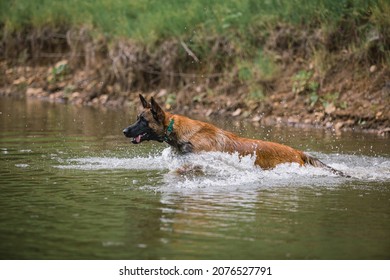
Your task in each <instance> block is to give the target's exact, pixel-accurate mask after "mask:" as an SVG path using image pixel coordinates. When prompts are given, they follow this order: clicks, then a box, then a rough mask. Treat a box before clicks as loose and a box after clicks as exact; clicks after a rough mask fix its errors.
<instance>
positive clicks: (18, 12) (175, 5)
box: [0, 0, 389, 43]
mask: <svg viewBox="0 0 390 280" xmlns="http://www.w3.org/2000/svg"><path fill="white" fill-rule="evenodd" d="M9 2H10V1H5V0H2V1H1V2H0V11H1V12H0V22H2V23H3V25H4V30H6V31H15V30H20V29H22V28H25V27H36V28H40V27H45V26H80V25H84V26H89V27H91V28H93V29H97V30H99V32H103V33H104V34H106V35H108V36H113V37H130V38H134V39H136V40H138V41H142V42H144V43H154V42H156V41H158V40H161V39H164V38H167V37H186V38H187V37H191V36H194V34H196V33H197V32H207V33H208V34H222V35H225V36H229V35H230V34H232V33H231V32H232V31H235V32H236V33H239V34H241V36H242V37H250V36H251V34H248V31H251V30H257V29H264V28H265V27H266V26H267V25H273V24H275V23H277V22H281V21H283V22H287V23H291V24H304V25H310V24H324V25H329V24H330V23H332V24H337V22H339V21H340V20H341V19H343V18H345V16H348V17H351V18H352V19H353V20H355V19H356V18H361V16H362V15H363V14H365V13H367V12H368V13H374V14H375V15H376V18H375V20H373V24H377V25H382V24H383V23H384V24H385V25H386V28H388V24H389V22H388V21H389V19H388V16H385V15H384V12H386V11H387V10H388V9H389V5H388V4H386V1H385V0H382V1H381V0H312V1H305V0H274V1H256V0H230V1H226V0H216V1H208V0H165V1H159V0H143V1H141V0H138V1H137V0H135V1H134V0H133V1H129V0H95V1H94V0H84V1H79V0H68V1H62V0H13V1H12V2H10V3H9Z"/></svg>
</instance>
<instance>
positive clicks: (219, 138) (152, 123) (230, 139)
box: [123, 95, 346, 176]
mask: <svg viewBox="0 0 390 280" xmlns="http://www.w3.org/2000/svg"><path fill="white" fill-rule="evenodd" d="M139 98H140V100H141V103H142V106H143V110H142V112H141V113H140V114H139V115H138V116H137V121H136V122H135V123H134V124H132V125H130V126H129V127H127V128H125V129H124V130H123V134H124V135H125V136H126V137H129V138H132V143H134V144H139V143H141V142H143V141H146V140H148V141H150V140H153V141H158V142H166V143H168V144H169V145H170V146H172V147H173V148H174V149H175V150H176V151H177V152H179V153H182V154H185V153H198V152H209V151H214V152H226V153H235V152H237V153H238V154H239V155H240V156H247V155H253V156H255V157H256V159H255V164H256V165H258V166H260V167H261V168H262V169H271V168H274V167H275V166H276V165H278V164H281V163H298V164H299V165H301V166H303V165H312V166H315V167H321V168H325V169H328V170H330V171H331V172H333V173H335V174H337V175H340V176H346V175H344V174H343V173H342V172H341V171H338V170H335V169H333V168H332V167H330V166H328V165H326V164H324V163H323V162H321V161H320V160H318V159H317V158H315V157H312V156H310V155H308V154H307V153H304V152H302V151H299V150H296V149H294V148H291V147H289V146H286V145H282V144H278V143H274V142H268V141H262V140H255V139H248V138H243V137H239V136H237V135H235V134H234V133H232V132H229V131H225V130H223V129H220V128H218V127H216V126H214V125H212V124H209V123H206V122H201V121H197V120H193V119H190V118H187V117H185V116H181V115H176V114H171V113H169V112H166V111H164V110H163V109H162V108H161V107H160V106H159V105H158V104H157V102H156V101H155V100H154V99H153V98H151V101H150V103H149V102H148V101H147V100H146V99H145V98H144V97H143V96H142V95H139Z"/></svg>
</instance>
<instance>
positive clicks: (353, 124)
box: [0, 30, 390, 136]
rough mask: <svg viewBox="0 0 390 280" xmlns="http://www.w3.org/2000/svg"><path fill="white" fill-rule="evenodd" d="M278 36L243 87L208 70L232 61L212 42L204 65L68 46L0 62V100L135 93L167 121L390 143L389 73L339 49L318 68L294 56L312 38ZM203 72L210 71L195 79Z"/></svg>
mask: <svg viewBox="0 0 390 280" xmlns="http://www.w3.org/2000/svg"><path fill="white" fill-rule="evenodd" d="M73 32H74V31H73ZM80 32H81V31H80ZM80 32H79V33H80ZM278 32H279V33H276V34H275V35H274V36H273V37H272V36H271V39H272V38H273V40H268V42H267V43H266V45H265V50H266V52H267V53H268V54H272V57H273V58H274V61H275V63H276V64H277V65H278V67H279V71H278V73H277V75H276V77H273V78H271V79H261V78H257V79H256V80H255V81H250V82H248V81H243V80H242V79H240V78H239V73H238V72H239V70H238V69H237V68H236V67H235V66H234V65H232V64H231V61H230V62H229V61H227V62H226V61H225V62H221V61H218V62H216V61H215V60H211V59H210V57H213V56H214V55H215V53H223V54H226V55H229V57H230V56H231V55H234V54H235V50H234V49H231V48H230V47H229V44H228V43H226V42H225V41H224V40H222V39H220V38H213V39H210V43H209V44H210V46H211V47H210V49H211V54H210V57H204V58H199V61H198V62H197V61H196V60H197V59H198V58H197V57H196V56H195V55H194V54H193V53H192V54H191V55H189V54H188V53H187V54H186V53H185V50H184V51H183V46H184V45H183V44H180V42H179V43H178V42H173V41H167V42H163V43H161V46H160V48H158V49H157V50H155V51H154V52H152V51H150V50H147V49H145V48H142V47H140V46H138V45H136V44H133V43H131V42H130V43H129V42H120V43H118V44H117V45H116V46H114V47H111V49H108V43H106V42H104V41H103V42H102V41H101V40H99V41H96V40H92V39H86V40H88V41H87V42H82V43H83V44H82V45H83V46H84V47H83V48H82V49H80V48H81V47H80V45H78V46H74V45H72V40H71V39H69V38H67V40H66V42H60V43H58V44H59V45H61V47H60V48H55V47H54V50H57V51H58V49H60V53H57V54H56V56H55V57H49V58H47V57H45V59H41V60H39V58H40V57H42V53H44V51H42V49H41V50H40V53H39V55H35V56H34V54H29V55H27V58H25V59H24V60H23V61H20V60H21V59H20V57H21V52H19V53H18V54H17V55H8V56H5V55H3V58H2V59H1V60H0V71H1V73H4V74H3V75H1V77H0V95H5V96H16V95H18V96H26V97H27V98H41V99H47V100H51V101H53V102H67V103H71V104H74V105H75V106H109V107H122V106H129V105H134V104H138V103H139V101H138V94H139V93H142V94H144V95H146V96H153V97H155V98H156V99H157V100H158V101H159V102H160V103H161V104H165V107H166V109H167V110H171V111H173V112H174V113H180V114H191V115H195V114H201V115H203V116H206V117H209V116H214V117H223V118H226V117H228V118H232V119H245V120H250V121H252V122H253V123H254V124H258V125H289V126H314V127H321V128H324V129H332V130H334V131H336V132H338V131H342V130H359V131H366V132H374V133H378V134H379V135H383V136H389V135H390V66H389V65H387V64H386V63H382V62H380V61H379V60H378V61H375V60H374V61H372V60H371V61H364V60H362V59H356V57H354V55H353V54H351V53H350V52H349V51H348V50H346V49H340V50H338V51H336V52H334V53H332V54H330V55H328V58H327V59H326V60H323V61H322V62H321V63H322V64H321V63H320V62H318V54H317V56H316V55H315V54H313V53H310V52H309V51H307V50H306V49H304V48H303V47H302V45H305V44H307V41H308V40H311V42H314V43H315V42H316V41H315V40H316V38H314V37H313V38H314V39H310V36H306V37H305V38H306V39H305V40H304V41H305V42H306V43H305V42H303V43H302V42H301V41H302V37H301V39H300V40H301V41H299V42H298V43H297V46H296V47H294V48H291V47H288V46H284V45H286V44H287V45H289V46H291V42H287V43H285V42H284V41H283V40H285V38H284V37H283V34H285V33H286V30H284V31H283V32H282V31H280V30H279V31H278ZM293 32H294V31H291V30H289V34H291V33H293ZM295 32H296V31H295ZM313 34H314V33H313ZM68 35H69V34H68ZM78 35H80V34H78ZM295 35H296V38H298V37H299V36H298V35H297V34H295ZM80 36H81V35H80ZM68 37H69V36H68ZM86 38H88V37H86ZM308 38H309V39H308ZM63 44H66V46H65V47H64V46H63ZM88 44H89V45H88ZM11 45H12V44H11ZM91 45H92V46H91ZM87 46H89V49H87ZM90 49H92V51H91V50H90ZM93 50H95V51H93ZM213 52H214V53H213ZM77 53H79V54H80V53H81V54H82V55H76V54H77ZM177 53H179V54H177ZM180 53H181V55H180ZM183 54H184V55H183ZM227 60H228V59H227ZM324 61H326V63H325V62H324ZM208 63H209V65H208ZM207 67H208V68H212V69H211V70H209V71H208V72H206V73H205V74H203V73H204V69H206V68H207ZM224 68H225V69H224ZM210 72H211V73H212V74H210ZM299 73H301V76H299ZM250 85H252V86H253V85H256V87H257V88H261V89H262V91H261V94H259V95H253V94H251V93H250V92H251V89H250Z"/></svg>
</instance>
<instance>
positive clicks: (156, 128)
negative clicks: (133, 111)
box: [123, 94, 165, 144]
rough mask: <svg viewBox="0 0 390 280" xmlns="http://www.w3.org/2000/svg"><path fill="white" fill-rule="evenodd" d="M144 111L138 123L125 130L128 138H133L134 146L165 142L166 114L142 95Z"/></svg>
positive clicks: (138, 117)
mask: <svg viewBox="0 0 390 280" xmlns="http://www.w3.org/2000/svg"><path fill="white" fill-rule="evenodd" d="M139 98H140V100H141V103H142V106H143V108H144V109H143V110H142V112H141V113H140V114H139V115H138V116H137V121H136V122H135V123H134V124H132V125H130V126H129V127H127V128H125V129H124V130H123V134H124V135H125V136H126V137H129V138H133V140H132V141H131V142H132V143H133V144H139V143H141V142H143V141H145V140H148V141H149V140H155V141H159V142H163V141H164V138H165V127H164V121H165V112H164V111H163V110H162V109H161V107H160V106H159V105H158V104H157V103H156V101H155V100H154V99H153V97H152V98H151V101H150V103H149V102H147V101H146V99H145V98H144V97H143V96H142V95H141V94H140V95H139Z"/></svg>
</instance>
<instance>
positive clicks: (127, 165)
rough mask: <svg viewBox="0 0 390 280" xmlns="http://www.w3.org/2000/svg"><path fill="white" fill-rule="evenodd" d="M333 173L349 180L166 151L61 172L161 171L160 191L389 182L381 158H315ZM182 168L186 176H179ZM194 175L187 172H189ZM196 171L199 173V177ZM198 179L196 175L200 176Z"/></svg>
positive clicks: (94, 161)
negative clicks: (342, 173) (76, 170)
mask: <svg viewBox="0 0 390 280" xmlns="http://www.w3.org/2000/svg"><path fill="white" fill-rule="evenodd" d="M315 156H317V157H318V158H321V159H322V160H323V161H324V162H326V163H327V164H329V165H330V166H332V167H333V168H335V169H337V170H340V171H342V172H345V173H346V174H349V175H351V176H352V178H351V179H346V178H342V177H339V176H337V175H335V174H333V173H331V172H329V171H327V170H324V169H321V168H315V167H311V166H307V167H300V166H299V165H298V164H295V163H293V164H281V165H278V166H277V167H276V168H274V169H272V170H262V169H261V168H259V167H257V166H255V165H254V161H255V159H254V157H251V156H246V157H243V158H239V157H238V155H237V154H232V155H231V154H226V153H220V152H211V153H200V154H188V155H183V156H178V155H176V154H175V153H174V152H173V151H172V150H171V149H170V148H166V149H165V150H163V151H162V153H159V154H150V155H148V156H143V157H142V156H141V157H132V158H120V157H85V158H72V159H68V160H65V161H64V162H63V163H64V164H62V165H57V166H55V167H56V168H61V169H78V170H86V171H88V170H121V169H125V170H155V171H164V172H161V173H162V174H163V175H162V176H163V178H162V184H161V185H159V186H158V189H160V190H166V189H176V190H180V189H199V188H218V189H223V188H227V187H228V188H229V189H232V188H233V189H243V188H253V187H259V186H261V187H278V186H283V187H290V186H291V187H292V186H294V187H295V186H335V185H339V184H341V183H344V182H346V181H347V180H359V181H389V180H390V160H389V159H388V158H384V157H368V156H356V155H340V154H331V155H326V154H315ZM183 166H186V168H187V169H188V172H184V174H178V172H177V170H179V169H181V168H182V167H183ZM194 170H195V171H196V172H192V171H194ZM198 171H200V172H198ZM199 173H201V174H199Z"/></svg>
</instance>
